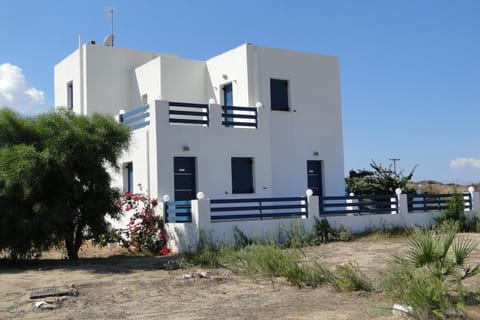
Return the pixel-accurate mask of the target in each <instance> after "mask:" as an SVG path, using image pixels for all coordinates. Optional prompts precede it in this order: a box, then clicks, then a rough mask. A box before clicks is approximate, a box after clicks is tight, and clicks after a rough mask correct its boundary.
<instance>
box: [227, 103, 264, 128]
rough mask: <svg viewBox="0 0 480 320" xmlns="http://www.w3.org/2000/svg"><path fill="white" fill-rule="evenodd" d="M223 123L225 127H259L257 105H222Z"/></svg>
mask: <svg viewBox="0 0 480 320" xmlns="http://www.w3.org/2000/svg"><path fill="white" fill-rule="evenodd" d="M222 111H223V113H222V119H223V120H222V125H224V126H225V127H252V128H258V110H257V108H255V107H234V106H222Z"/></svg>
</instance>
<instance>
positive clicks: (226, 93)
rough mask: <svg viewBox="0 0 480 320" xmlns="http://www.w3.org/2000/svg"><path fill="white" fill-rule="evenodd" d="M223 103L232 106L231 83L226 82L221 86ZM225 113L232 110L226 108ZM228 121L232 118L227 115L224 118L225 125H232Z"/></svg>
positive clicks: (229, 112)
mask: <svg viewBox="0 0 480 320" xmlns="http://www.w3.org/2000/svg"><path fill="white" fill-rule="evenodd" d="M223 105H224V106H225V107H229V106H230V107H232V106H233V87H232V84H231V83H229V84H226V85H224V86H223ZM225 113H226V114H232V113H233V110H230V109H226V110H225ZM229 122H233V118H230V117H227V118H225V126H226V127H231V126H232V125H231V124H229Z"/></svg>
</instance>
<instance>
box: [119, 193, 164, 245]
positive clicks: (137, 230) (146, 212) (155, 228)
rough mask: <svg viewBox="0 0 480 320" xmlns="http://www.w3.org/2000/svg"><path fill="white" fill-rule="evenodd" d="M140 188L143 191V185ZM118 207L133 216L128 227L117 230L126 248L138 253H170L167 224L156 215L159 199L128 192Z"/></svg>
mask: <svg viewBox="0 0 480 320" xmlns="http://www.w3.org/2000/svg"><path fill="white" fill-rule="evenodd" d="M139 186H140V190H141V185H139ZM118 205H119V206H121V209H122V212H123V214H127V215H131V217H130V222H128V224H127V226H126V227H125V228H123V229H118V230H117V233H118V235H119V238H120V241H121V243H122V245H123V246H124V247H125V248H128V250H129V251H131V252H136V253H139V252H148V253H153V254H160V255H166V254H168V253H170V249H169V248H168V247H167V232H166V231H165V223H164V221H163V219H162V218H161V217H160V216H158V215H156V214H155V208H156V207H157V205H158V201H157V199H150V197H149V196H148V195H145V194H143V193H131V192H126V193H124V194H123V196H122V197H121V199H120V202H119V204H118ZM132 212H133V214H132Z"/></svg>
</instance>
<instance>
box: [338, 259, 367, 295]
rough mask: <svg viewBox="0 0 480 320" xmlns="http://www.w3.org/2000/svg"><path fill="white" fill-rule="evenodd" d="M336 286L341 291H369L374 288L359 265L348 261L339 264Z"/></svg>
mask: <svg viewBox="0 0 480 320" xmlns="http://www.w3.org/2000/svg"><path fill="white" fill-rule="evenodd" d="M335 275H336V287H337V288H338V289H339V290H340V291H367V292H371V291H373V290H374V287H373V284H372V282H371V281H370V279H368V278H367V277H366V276H365V274H363V272H361V271H360V269H359V268H358V265H355V264H353V263H347V264H343V265H339V266H337V268H336V272H335Z"/></svg>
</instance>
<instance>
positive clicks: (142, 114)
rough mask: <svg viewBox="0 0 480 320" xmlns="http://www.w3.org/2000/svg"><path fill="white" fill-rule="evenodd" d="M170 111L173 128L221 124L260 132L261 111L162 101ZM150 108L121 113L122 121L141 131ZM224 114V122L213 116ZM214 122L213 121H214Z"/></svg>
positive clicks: (147, 120)
mask: <svg viewBox="0 0 480 320" xmlns="http://www.w3.org/2000/svg"><path fill="white" fill-rule="evenodd" d="M160 102H163V105H164V106H166V107H167V108H168V123H169V124H170V125H187V126H203V127H209V126H211V125H221V126H223V127H226V128H241V129H258V108H257V107H240V106H224V105H217V104H198V103H186V102H173V101H160ZM150 113H151V112H150V106H149V105H144V106H141V107H138V108H135V109H133V110H130V111H128V112H123V113H120V114H119V116H118V122H119V123H122V124H124V125H127V126H129V127H130V129H131V130H137V129H140V128H143V127H146V126H148V125H149V124H150ZM212 113H217V114H220V120H219V121H215V119H216V118H217V117H212V116H211V115H212ZM212 119H213V120H212Z"/></svg>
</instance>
